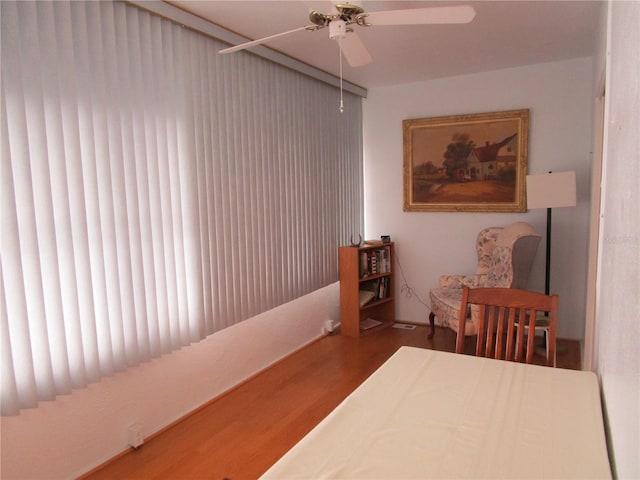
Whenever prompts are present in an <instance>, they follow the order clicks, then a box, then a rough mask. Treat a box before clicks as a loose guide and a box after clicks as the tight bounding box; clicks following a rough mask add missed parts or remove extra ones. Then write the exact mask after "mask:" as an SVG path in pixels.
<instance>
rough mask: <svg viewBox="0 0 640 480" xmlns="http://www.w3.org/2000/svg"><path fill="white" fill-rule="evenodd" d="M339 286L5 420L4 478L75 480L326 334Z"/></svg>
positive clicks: (334, 316) (336, 305) (336, 313)
mask: <svg viewBox="0 0 640 480" xmlns="http://www.w3.org/2000/svg"><path fill="white" fill-rule="evenodd" d="M338 287H339V284H337V283H335V284H333V285H330V286H328V287H325V288H323V289H320V290H318V291H316V292H314V293H311V294H309V295H306V296H304V297H302V298H300V299H298V300H295V301H293V302H290V303H287V304H285V305H282V306H280V307H278V308H275V309H273V310H271V311H269V312H266V313H264V314H262V315H259V316H257V317H254V318H251V319H249V320H246V321H244V322H242V323H240V324H237V325H235V326H233V327H230V328H227V329H225V330H222V331H220V332H218V333H216V334H214V335H212V336H210V337H208V338H206V339H205V340H203V341H201V342H199V343H196V344H194V345H191V346H189V347H186V348H183V349H182V350H179V351H177V352H174V353H171V354H169V355H165V356H164V357H161V358H159V359H156V360H153V361H152V362H150V363H147V364H144V365H142V366H140V367H136V368H132V369H129V370H127V371H125V372H122V373H120V374H117V375H114V376H113V377H110V378H105V379H104V380H103V381H101V382H100V383H97V384H93V385H90V386H89V388H86V389H83V390H78V391H75V392H73V393H72V394H71V395H66V396H61V397H59V398H58V399H57V400H56V401H54V402H43V403H42V404H41V405H40V406H39V407H38V408H34V409H30V410H23V411H22V412H21V413H20V415H19V416H16V417H2V419H1V421H2V453H1V455H2V457H1V459H2V478H3V479H28V478H40V479H44V478H46V479H53V478H72V477H77V476H78V475H80V474H82V473H84V472H87V471H88V470H90V469H92V468H94V467H95V466H97V465H99V464H101V463H103V462H104V461H106V460H108V459H109V458H111V457H113V456H114V455H116V454H118V453H120V452H121V451H123V450H125V449H126V448H127V434H126V431H127V428H128V426H129V425H130V424H132V423H134V422H140V423H142V425H143V427H144V434H145V435H149V434H151V433H154V432H156V431H158V430H160V429H162V428H163V427H165V426H166V425H168V424H170V423H172V422H173V421H175V420H177V419H179V418H181V417H182V416H184V415H185V414H187V413H188V412H190V411H192V410H194V409H195V408H197V407H199V406H200V405H202V404H204V403H206V402H207V401H208V400H210V399H212V398H214V397H216V396H218V395H220V394H221V393H222V392H224V391H226V390H228V389H229V388H231V387H233V386H234V385H236V384H238V383H241V382H242V381H243V380H244V379H246V378H248V377H250V376H252V375H253V374H255V373H256V372H259V371H261V370H263V369H264V368H266V367H267V366H268V365H270V364H272V363H274V362H275V361H277V360H279V359H280V358H282V357H284V356H286V355H287V354H289V353H291V352H293V351H295V350H297V349H298V348H300V347H302V346H304V345H306V344H308V343H309V342H311V341H313V340H314V339H317V338H319V337H320V336H321V333H322V327H323V326H324V322H325V320H326V319H332V320H337V319H338V317H339V288H338Z"/></svg>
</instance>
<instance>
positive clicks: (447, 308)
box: [429, 288, 478, 335]
mask: <svg viewBox="0 0 640 480" xmlns="http://www.w3.org/2000/svg"><path fill="white" fill-rule="evenodd" d="M429 296H430V297H431V311H432V312H433V314H434V315H435V316H436V317H437V318H438V319H439V320H440V324H441V326H443V327H449V328H450V329H452V330H453V331H455V332H458V312H459V311H460V303H461V302H462V288H433V289H431V291H430V292H429ZM477 333H478V325H477V321H472V319H471V315H467V325H466V326H465V335H476V334H477Z"/></svg>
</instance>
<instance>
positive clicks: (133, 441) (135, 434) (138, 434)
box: [128, 423, 144, 448]
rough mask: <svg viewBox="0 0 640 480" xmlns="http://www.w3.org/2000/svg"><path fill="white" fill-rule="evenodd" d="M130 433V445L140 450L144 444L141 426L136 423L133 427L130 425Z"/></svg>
mask: <svg viewBox="0 0 640 480" xmlns="http://www.w3.org/2000/svg"><path fill="white" fill-rule="evenodd" d="M128 433H129V435H128V438H129V445H131V446H132V447H133V448H138V447H139V446H140V445H142V444H143V443H144V437H143V436H142V425H141V424H139V423H134V424H133V425H130V426H129V431H128Z"/></svg>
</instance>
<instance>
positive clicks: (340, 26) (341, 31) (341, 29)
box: [329, 20, 347, 40]
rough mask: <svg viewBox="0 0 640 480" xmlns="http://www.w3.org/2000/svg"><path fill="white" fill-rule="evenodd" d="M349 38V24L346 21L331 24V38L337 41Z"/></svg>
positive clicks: (336, 21) (335, 21)
mask: <svg viewBox="0 0 640 480" xmlns="http://www.w3.org/2000/svg"><path fill="white" fill-rule="evenodd" d="M346 36H347V24H346V22H345V21H344V20H333V21H332V22H331V23H330V24H329V38H331V39H333V40H336V39H338V38H344V37H346Z"/></svg>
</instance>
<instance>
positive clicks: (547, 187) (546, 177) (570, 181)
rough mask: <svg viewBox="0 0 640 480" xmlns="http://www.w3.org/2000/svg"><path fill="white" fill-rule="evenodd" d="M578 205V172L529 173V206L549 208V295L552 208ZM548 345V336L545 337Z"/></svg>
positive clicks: (546, 270) (545, 284) (547, 265)
mask: <svg viewBox="0 0 640 480" xmlns="http://www.w3.org/2000/svg"><path fill="white" fill-rule="evenodd" d="M575 206H576V172H557V173H552V172H549V173H543V174H541V175H527V208H528V209H534V208H546V209H547V243H546V250H547V251H546V263H545V283H544V293H545V294H546V295H549V286H550V278H551V276H550V273H551V209H552V208H559V207H575ZM544 341H545V343H544V344H543V347H545V346H546V341H547V339H546V337H545V338H544Z"/></svg>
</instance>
